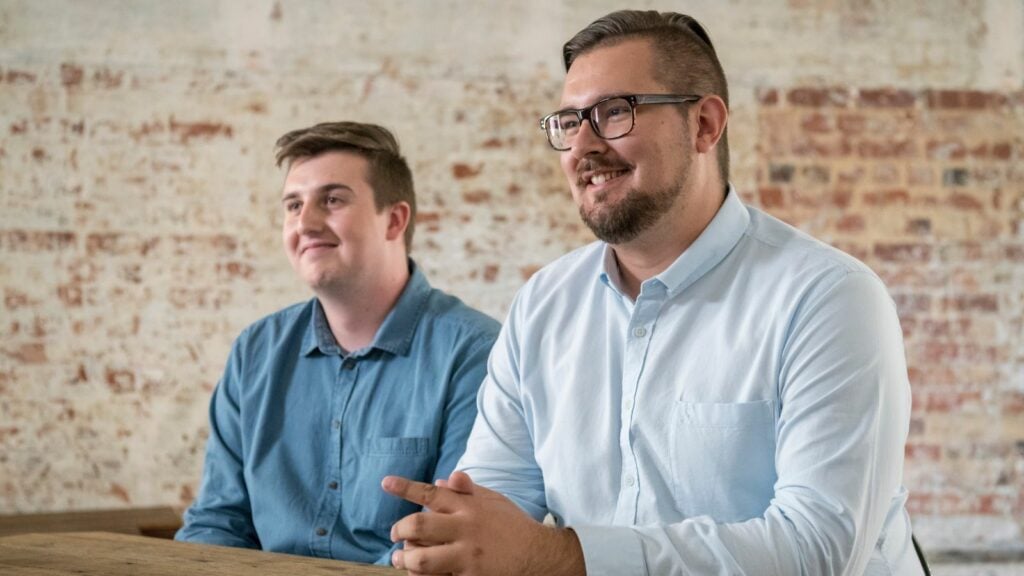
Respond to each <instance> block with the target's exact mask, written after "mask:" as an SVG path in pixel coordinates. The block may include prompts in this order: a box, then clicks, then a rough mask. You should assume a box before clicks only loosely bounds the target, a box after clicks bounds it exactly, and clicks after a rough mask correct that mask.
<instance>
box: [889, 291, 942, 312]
mask: <svg viewBox="0 0 1024 576" xmlns="http://www.w3.org/2000/svg"><path fill="white" fill-rule="evenodd" d="M892 299H893V302H895V304H896V310H897V311H899V313H900V316H901V317H902V316H904V315H907V314H927V313H928V312H930V311H931V309H932V298H931V296H929V295H927V294H893V296H892Z"/></svg>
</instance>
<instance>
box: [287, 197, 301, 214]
mask: <svg viewBox="0 0 1024 576" xmlns="http://www.w3.org/2000/svg"><path fill="white" fill-rule="evenodd" d="M300 208H302V202H299V201H298V200H288V201H286V202H285V203H284V211H285V212H288V213H294V212H298V211H299V209H300Z"/></svg>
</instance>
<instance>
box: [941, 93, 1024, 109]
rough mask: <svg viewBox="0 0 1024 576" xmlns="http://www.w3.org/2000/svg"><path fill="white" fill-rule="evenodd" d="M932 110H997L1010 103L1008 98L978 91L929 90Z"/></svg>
mask: <svg viewBox="0 0 1024 576" xmlns="http://www.w3.org/2000/svg"><path fill="white" fill-rule="evenodd" d="M925 99H926V101H927V102H928V106H929V107H931V108H967V109H975V110H979V109H983V108H997V107H1001V106H1005V105H1006V104H1007V103H1008V99H1007V98H1006V96H1004V95H1002V94H998V93H992V92H981V91H978V90H929V91H928V92H927V93H926V94H925Z"/></svg>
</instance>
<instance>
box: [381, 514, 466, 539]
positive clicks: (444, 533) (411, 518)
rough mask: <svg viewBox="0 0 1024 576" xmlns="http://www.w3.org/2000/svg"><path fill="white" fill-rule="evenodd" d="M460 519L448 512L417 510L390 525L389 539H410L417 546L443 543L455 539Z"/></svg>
mask: <svg viewBox="0 0 1024 576" xmlns="http://www.w3.org/2000/svg"><path fill="white" fill-rule="evenodd" d="M460 523H461V520H459V519H458V518H455V517H453V516H451V515H449V514H436V513H434V512H417V513H415V514H410V515H408V516H406V517H405V518H402V519H401V520H399V521H398V522H395V523H394V524H393V525H392V526H391V541H392V542H401V541H402V540H405V541H407V542H408V541H412V542H413V543H414V545H416V546H417V547H426V546H431V545H436V544H443V543H446V542H451V541H452V540H455V539H456V538H457V536H458V534H459V526H460Z"/></svg>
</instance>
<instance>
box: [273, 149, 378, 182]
mask: <svg viewBox="0 0 1024 576" xmlns="http://www.w3.org/2000/svg"><path fill="white" fill-rule="evenodd" d="M368 168H369V162H367V160H366V158H364V157H362V156H361V155H359V154H356V153H354V152H347V151H344V150H332V151H329V152H324V153H322V154H317V155H316V156H310V157H307V158H296V159H295V160H294V161H292V163H291V165H290V166H289V167H288V175H287V176H285V188H289V187H305V186H319V185H322V184H325V183H336V184H345V185H347V186H349V187H353V186H354V185H358V184H365V183H366V175H367V171H368Z"/></svg>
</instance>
